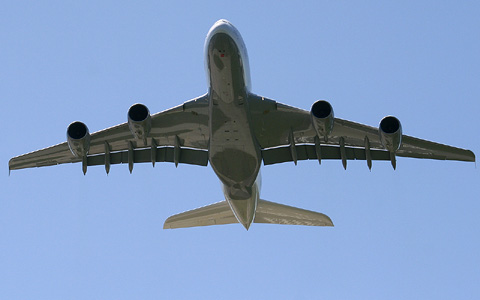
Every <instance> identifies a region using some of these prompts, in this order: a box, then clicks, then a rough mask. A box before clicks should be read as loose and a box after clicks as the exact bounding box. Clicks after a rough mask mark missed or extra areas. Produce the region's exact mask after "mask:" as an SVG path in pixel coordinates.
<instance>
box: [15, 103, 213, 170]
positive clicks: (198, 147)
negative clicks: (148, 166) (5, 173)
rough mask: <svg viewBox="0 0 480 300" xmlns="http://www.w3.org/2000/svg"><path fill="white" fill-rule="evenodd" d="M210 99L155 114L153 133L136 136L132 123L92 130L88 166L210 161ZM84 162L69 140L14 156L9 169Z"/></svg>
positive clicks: (199, 162)
mask: <svg viewBox="0 0 480 300" xmlns="http://www.w3.org/2000/svg"><path fill="white" fill-rule="evenodd" d="M208 118H209V117H208V98H207V96H206V95H203V96H201V97H198V98H196V99H193V100H190V101H187V102H185V103H184V104H182V105H179V106H176V107H173V108H171V109H168V110H165V111H162V112H159V113H157V114H154V115H152V116H151V120H152V124H151V130H150V133H149V135H148V137H147V139H145V140H138V139H135V137H134V136H133V134H132V133H131V131H130V129H129V126H128V123H127V122H126V123H123V124H119V125H117V126H114V127H111V128H107V129H104V130H101V131H97V132H95V133H92V134H91V136H90V148H89V151H88V155H87V157H86V161H85V162H84V163H83V165H84V172H86V166H93V165H105V168H106V169H107V172H108V171H109V167H110V165H111V164H119V163H129V165H130V166H131V167H130V171H131V168H133V164H134V163H139V162H152V163H155V162H164V161H167V162H175V163H187V164H194V165H201V166H206V165H207V164H208V153H207V147H208V140H209V136H208ZM75 162H83V158H81V157H80V158H79V157H76V156H74V155H73V154H72V152H71V151H70V148H69V146H68V143H67V142H64V143H61V144H58V145H55V146H52V147H48V148H45V149H42V150H38V151H34V152H31V153H28V154H24V155H21V156H17V157H14V158H12V159H11V160H10V162H9V169H10V170H16V169H23V168H32V167H43V166H51V165H58V164H64V163H75Z"/></svg>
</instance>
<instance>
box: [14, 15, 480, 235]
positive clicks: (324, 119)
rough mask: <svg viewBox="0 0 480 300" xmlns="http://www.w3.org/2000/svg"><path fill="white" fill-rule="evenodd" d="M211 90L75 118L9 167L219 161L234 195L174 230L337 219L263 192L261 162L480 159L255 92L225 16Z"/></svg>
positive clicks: (173, 223) (214, 31) (175, 221)
mask: <svg viewBox="0 0 480 300" xmlns="http://www.w3.org/2000/svg"><path fill="white" fill-rule="evenodd" d="M205 70H206V74H207V84H208V93H206V94H205V95H202V96H200V97H198V98H195V99H193V100H190V101H187V102H185V103H183V104H181V105H179V106H177V107H174V108H171V109H168V110H165V111H163V112H160V113H157V114H154V115H152V116H151V115H150V112H149V110H148V108H147V107H146V106H145V105H143V104H134V105H133V106H131V107H130V109H129V111H128V121H127V122H125V123H123V124H120V125H117V126H114V127H111V128H107V129H105V130H101V131H98V132H95V133H93V134H90V133H89V130H88V128H87V126H86V125H85V124H83V123H81V122H73V123H71V124H70V125H69V126H68V128H67V142H64V143H62V144H58V145H55V146H52V147H49V148H45V149H42V150H38V151H35V152H31V153H28V154H25V155H21V156H18V157H14V158H12V159H11V160H10V162H9V169H10V170H15V169H23V168H30V167H41V166H51V165H57V164H63V163H74V162H79V163H81V164H82V169H83V172H84V174H85V173H86V172H87V167H88V166H94V165H104V166H105V170H106V172H107V173H108V172H109V171H110V166H111V165H112V164H120V163H126V164H128V166H129V170H130V172H132V169H133V166H134V164H135V163H144V162H151V163H152V164H153V165H155V163H156V162H173V163H175V165H176V166H177V165H178V164H179V163H186V164H193V165H201V166H207V165H208V162H210V165H211V166H212V168H213V170H214V171H215V174H216V175H217V176H218V178H219V179H220V181H221V182H222V184H223V193H224V196H225V200H224V201H221V202H218V203H214V204H211V205H208V206H205V207H201V208H198V209H194V210H191V211H187V212H184V213H180V214H177V215H174V216H171V217H169V218H168V219H167V220H166V221H165V225H164V228H182V227H194V226H206V225H218V224H230V223H241V224H242V225H243V226H244V227H245V228H246V229H247V230H248V228H249V227H250V225H251V224H252V223H272V224H290V225H311V226H333V223H332V221H331V219H330V218H329V217H328V216H326V215H324V214H321V213H318V212H313V211H309V210H304V209H300V208H295V207H291V206H286V205H282V204H278V203H273V202H269V201H265V200H262V199H261V198H260V186H261V177H260V167H261V165H262V161H263V164H264V165H270V164H276V163H282V162H294V163H295V164H297V161H298V160H306V159H312V160H317V161H318V162H319V163H321V161H322V160H323V159H338V160H341V161H342V164H343V167H344V168H345V169H346V167H347V160H352V159H357V160H365V161H366V163H367V166H368V168H370V169H371V167H372V161H373V160H385V161H390V162H391V164H392V166H393V168H394V169H395V167H396V157H397V156H403V157H414V158H429V159H439V160H458V161H475V155H474V154H473V152H472V151H469V150H464V149H460V148H455V147H451V146H447V145H442V144H438V143H434V142H430V141H426V140H421V139H417V138H414V137H410V136H407V135H403V134H402V127H401V124H400V121H399V120H398V119H397V118H395V117H393V116H387V117H385V118H383V119H382V120H381V122H380V124H379V127H378V128H375V127H370V126H367V125H362V124H359V123H354V122H351V121H347V120H342V119H339V118H335V117H334V115H333V109H332V106H331V105H330V103H328V102H327V101H324V100H319V101H317V102H315V103H314V104H313V105H312V107H311V110H310V111H306V110H303V109H299V108H295V107H291V106H288V105H285V104H281V103H278V102H276V101H274V100H271V99H268V98H266V97H262V96H258V95H256V94H254V93H253V92H252V91H251V81H250V68H249V62H248V55H247V49H246V47H245V44H244V42H243V39H242V37H241V35H240V33H239V32H238V30H237V29H236V28H235V27H234V26H233V25H232V24H231V23H230V22H228V21H226V20H219V21H217V22H216V23H215V24H214V25H213V26H212V28H211V29H210V31H209V32H208V35H207V38H206V40H205Z"/></svg>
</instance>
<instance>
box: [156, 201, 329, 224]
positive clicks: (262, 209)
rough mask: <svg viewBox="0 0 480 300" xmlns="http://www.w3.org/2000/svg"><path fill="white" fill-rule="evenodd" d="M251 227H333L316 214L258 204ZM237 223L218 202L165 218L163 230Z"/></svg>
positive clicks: (259, 202) (324, 216) (319, 214)
mask: <svg viewBox="0 0 480 300" xmlns="http://www.w3.org/2000/svg"><path fill="white" fill-rule="evenodd" d="M253 222H254V223H268V224H283V225H306V226H333V223H332V220H331V219H330V218H329V217H328V216H326V215H324V214H322V213H318V212H314V211H311V210H306V209H301V208H296V207H293V206H288V205H283V204H279V203H274V202H270V201H266V200H261V199H259V200H258V203H257V210H256V213H255V219H254V220H253ZM234 223H238V220H237V218H235V215H234V214H233V212H232V209H231V208H230V205H228V203H227V201H221V202H217V203H214V204H210V205H207V206H204V207H200V208H197V209H193V210H189V211H186V212H183V213H180V214H176V215H173V216H171V217H169V218H168V219H167V220H166V221H165V224H164V226H163V228H164V229H173V228H187V227H197V226H209V225H223V224H234Z"/></svg>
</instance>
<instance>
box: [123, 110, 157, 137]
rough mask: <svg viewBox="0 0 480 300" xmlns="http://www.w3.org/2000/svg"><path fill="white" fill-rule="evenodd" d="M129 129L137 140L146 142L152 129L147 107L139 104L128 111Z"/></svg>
mask: <svg viewBox="0 0 480 300" xmlns="http://www.w3.org/2000/svg"><path fill="white" fill-rule="evenodd" d="M128 127H129V128H130V131H131V132H132V134H133V136H134V137H135V138H136V139H140V140H144V141H146V139H147V136H148V134H149V133H150V129H151V128H152V118H151V117H150V111H149V110H148V108H147V107H146V106H145V105H143V104H140V103H137V104H134V105H132V106H131V107H130V109H129V110H128Z"/></svg>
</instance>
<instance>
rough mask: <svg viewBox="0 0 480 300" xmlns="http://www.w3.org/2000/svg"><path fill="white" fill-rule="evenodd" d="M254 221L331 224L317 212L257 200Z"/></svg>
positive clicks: (328, 219) (329, 220) (326, 217)
mask: <svg viewBox="0 0 480 300" xmlns="http://www.w3.org/2000/svg"><path fill="white" fill-rule="evenodd" d="M253 222H254V223H270V224H285V225H307V226H333V222H332V220H331V219H330V218H329V217H328V216H326V215H324V214H322V213H318V212H314V211H311V210H306V209H301V208H296V207H293V206H288V205H283V204H279V203H274V202H270V201H266V200H261V199H259V200H258V204H257V212H256V213H255V220H254V221H253Z"/></svg>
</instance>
